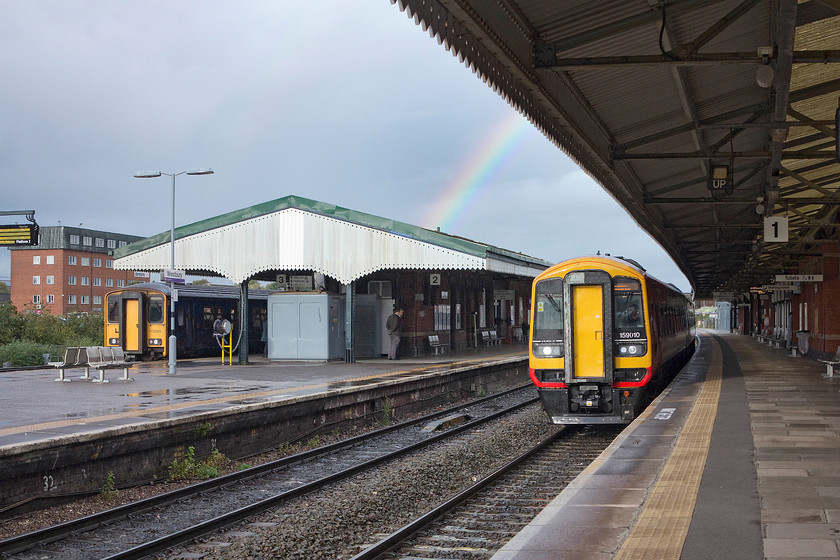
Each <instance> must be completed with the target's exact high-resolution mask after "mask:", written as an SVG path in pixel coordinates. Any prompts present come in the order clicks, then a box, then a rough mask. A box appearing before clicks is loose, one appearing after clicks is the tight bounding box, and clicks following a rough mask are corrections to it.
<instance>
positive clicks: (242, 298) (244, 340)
mask: <svg viewBox="0 0 840 560" xmlns="http://www.w3.org/2000/svg"><path fill="white" fill-rule="evenodd" d="M250 324H251V318H250V317H248V280H247V279H245V280H243V281H242V283H241V284H239V365H240V366H244V365H248V348H249V346H250V343H249V342H248V325H250Z"/></svg>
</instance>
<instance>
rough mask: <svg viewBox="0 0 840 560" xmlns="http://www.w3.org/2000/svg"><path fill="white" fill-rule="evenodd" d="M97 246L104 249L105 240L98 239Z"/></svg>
mask: <svg viewBox="0 0 840 560" xmlns="http://www.w3.org/2000/svg"><path fill="white" fill-rule="evenodd" d="M96 246H97V247H104V246H105V240H104V239H102V238H101V237H97V238H96Z"/></svg>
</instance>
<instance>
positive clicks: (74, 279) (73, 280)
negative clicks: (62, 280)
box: [67, 276, 76, 286]
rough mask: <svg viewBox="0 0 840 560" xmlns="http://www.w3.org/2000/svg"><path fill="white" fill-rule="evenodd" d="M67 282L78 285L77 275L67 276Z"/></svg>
mask: <svg viewBox="0 0 840 560" xmlns="http://www.w3.org/2000/svg"><path fill="white" fill-rule="evenodd" d="M67 283H68V284H69V285H71V286H75V285H76V277H75V276H68V277H67Z"/></svg>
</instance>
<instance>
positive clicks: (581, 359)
mask: <svg viewBox="0 0 840 560" xmlns="http://www.w3.org/2000/svg"><path fill="white" fill-rule="evenodd" d="M603 299H604V288H603V287H602V286H572V302H573V303H574V305H573V307H572V332H573V333H574V349H573V350H574V352H573V356H574V358H573V360H574V363H575V364H576V367H575V370H574V373H573V375H574V377H577V378H580V377H603V376H604V309H603V304H602V302H603Z"/></svg>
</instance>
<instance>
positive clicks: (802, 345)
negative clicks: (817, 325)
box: [796, 331, 811, 356]
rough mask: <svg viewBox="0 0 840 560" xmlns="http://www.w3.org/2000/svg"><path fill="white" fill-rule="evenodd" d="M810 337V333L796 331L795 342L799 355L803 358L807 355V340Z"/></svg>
mask: <svg viewBox="0 0 840 560" xmlns="http://www.w3.org/2000/svg"><path fill="white" fill-rule="evenodd" d="M810 337H811V331H796V342H797V345H798V346H799V353H800V354H802V355H803V356H804V355H805V354H807V353H808V339H809V338H810Z"/></svg>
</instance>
